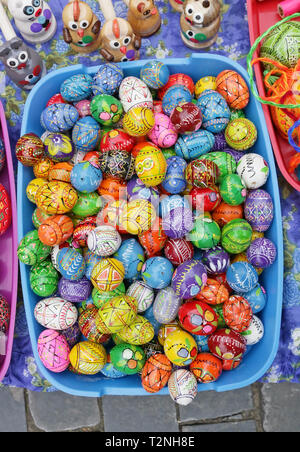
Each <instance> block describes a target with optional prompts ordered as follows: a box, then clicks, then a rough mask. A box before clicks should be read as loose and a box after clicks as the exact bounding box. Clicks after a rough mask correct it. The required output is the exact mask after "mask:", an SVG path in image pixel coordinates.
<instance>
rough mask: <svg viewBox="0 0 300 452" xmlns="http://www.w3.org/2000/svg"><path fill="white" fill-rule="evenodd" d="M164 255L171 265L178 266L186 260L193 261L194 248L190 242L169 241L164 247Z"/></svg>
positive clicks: (183, 240)
mask: <svg viewBox="0 0 300 452" xmlns="http://www.w3.org/2000/svg"><path fill="white" fill-rule="evenodd" d="M164 253H165V256H166V258H167V259H169V261H170V262H171V263H172V264H173V265H175V266H178V265H181V264H183V263H184V262H185V261H187V260H190V259H193V257H194V247H193V245H192V244H191V242H189V241H187V240H185V239H184V238H182V239H169V240H168V241H167V243H166V246H165V247H164Z"/></svg>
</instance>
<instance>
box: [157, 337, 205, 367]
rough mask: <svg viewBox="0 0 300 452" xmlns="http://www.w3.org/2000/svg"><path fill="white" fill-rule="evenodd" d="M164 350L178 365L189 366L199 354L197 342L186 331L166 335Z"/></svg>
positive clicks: (172, 361)
mask: <svg viewBox="0 0 300 452" xmlns="http://www.w3.org/2000/svg"><path fill="white" fill-rule="evenodd" d="M164 352H165V355H166V356H167V358H169V360H170V361H171V363H173V364H175V365H176V366H180V367H183V366H189V365H190V364H191V363H192V362H193V361H194V359H195V358H196V356H197V344H196V342H195V339H194V338H193V336H192V335H191V334H189V333H187V332H186V331H183V330H181V331H174V332H173V333H170V334H168V336H167V337H166V340H165V342H164Z"/></svg>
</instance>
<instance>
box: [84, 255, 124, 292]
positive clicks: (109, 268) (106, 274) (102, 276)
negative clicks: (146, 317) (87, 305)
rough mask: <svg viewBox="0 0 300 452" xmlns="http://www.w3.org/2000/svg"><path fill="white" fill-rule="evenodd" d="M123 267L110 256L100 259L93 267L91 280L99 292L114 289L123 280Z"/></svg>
mask: <svg viewBox="0 0 300 452" xmlns="http://www.w3.org/2000/svg"><path fill="white" fill-rule="evenodd" d="M124 276H125V268H124V265H123V264H122V262H120V261H119V260H117V259H114V258H112V257H107V258H104V259H101V260H100V262H98V264H97V265H95V267H94V268H93V271H92V275H91V281H92V283H93V286H94V287H96V288H97V289H98V290H99V291H100V292H110V291H112V290H115V289H116V288H117V287H119V285H120V284H121V283H122V282H123V279H124Z"/></svg>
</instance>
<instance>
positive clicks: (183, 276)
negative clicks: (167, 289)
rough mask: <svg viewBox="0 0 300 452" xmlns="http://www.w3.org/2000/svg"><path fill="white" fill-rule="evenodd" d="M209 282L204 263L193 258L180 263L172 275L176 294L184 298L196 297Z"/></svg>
mask: <svg viewBox="0 0 300 452" xmlns="http://www.w3.org/2000/svg"><path fill="white" fill-rule="evenodd" d="M206 282H207V272H206V269H205V267H204V265H203V264H202V263H201V262H200V261H197V260H196V259H191V260H189V261H186V262H184V263H183V264H181V265H179V267H177V269H176V270H175V272H174V274H173V277H172V284H171V285H172V288H173V289H174V291H175V293H176V295H178V296H179V297H180V298H182V299H184V300H188V299H190V298H193V297H195V296H196V295H197V294H198V293H199V292H200V290H201V288H202V287H203V286H205V284H206Z"/></svg>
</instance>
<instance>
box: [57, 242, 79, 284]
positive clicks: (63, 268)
mask: <svg viewBox="0 0 300 452" xmlns="http://www.w3.org/2000/svg"><path fill="white" fill-rule="evenodd" d="M56 261H57V265H58V269H59V271H60V273H61V275H62V276H63V277H64V278H65V279H70V280H71V281H76V280H78V279H81V278H82V276H83V275H84V272H85V261H84V258H83V257H82V255H81V254H80V253H79V252H78V251H77V250H75V249H72V248H63V249H62V250H60V251H59V253H58V255H57V258H56Z"/></svg>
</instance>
